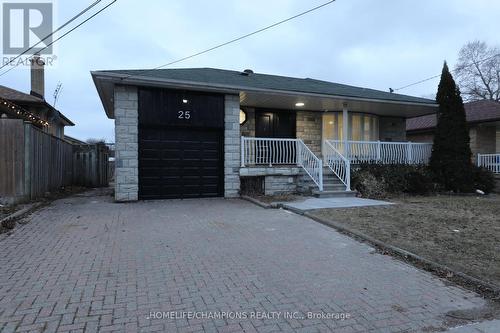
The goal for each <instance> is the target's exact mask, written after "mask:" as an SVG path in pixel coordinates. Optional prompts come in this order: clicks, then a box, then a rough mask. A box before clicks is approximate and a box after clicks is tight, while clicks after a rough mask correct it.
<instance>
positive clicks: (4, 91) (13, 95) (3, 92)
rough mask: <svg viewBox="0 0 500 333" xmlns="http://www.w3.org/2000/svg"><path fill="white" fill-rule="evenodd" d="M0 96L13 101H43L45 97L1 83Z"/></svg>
mask: <svg viewBox="0 0 500 333" xmlns="http://www.w3.org/2000/svg"><path fill="white" fill-rule="evenodd" d="M0 97H2V98H4V99H7V100H9V101H11V102H26V103H43V102H45V101H44V100H43V99H41V98H38V97H36V96H33V95H30V94H25V93H23V92H21V91H19V90H15V89H12V88H9V87H6V86H2V85H0Z"/></svg>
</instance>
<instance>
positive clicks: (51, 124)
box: [0, 56, 75, 139]
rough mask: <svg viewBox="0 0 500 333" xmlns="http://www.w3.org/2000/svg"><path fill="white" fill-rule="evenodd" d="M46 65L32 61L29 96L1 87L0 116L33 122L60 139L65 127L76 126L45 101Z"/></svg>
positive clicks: (39, 60) (35, 58)
mask: <svg viewBox="0 0 500 333" xmlns="http://www.w3.org/2000/svg"><path fill="white" fill-rule="evenodd" d="M44 80H45V75H44V63H43V61H42V60H41V59H40V58H39V57H37V56H35V57H34V58H33V59H32V61H31V92H30V93H29V94H26V93H23V92H21V91H18V90H15V89H12V88H9V87H5V86H2V85H0V116H1V117H2V118H19V119H25V120H26V121H30V122H32V123H33V124H34V125H36V126H38V127H40V128H41V129H43V131H44V132H47V133H50V134H52V135H54V136H56V137H58V138H60V139H63V138H64V127H66V126H74V125H75V124H74V123H73V122H72V121H71V120H69V119H68V118H67V117H66V116H65V115H63V114H62V113H61V112H59V111H58V110H57V109H56V108H54V107H53V106H52V105H50V104H49V103H47V102H46V100H45V81H44Z"/></svg>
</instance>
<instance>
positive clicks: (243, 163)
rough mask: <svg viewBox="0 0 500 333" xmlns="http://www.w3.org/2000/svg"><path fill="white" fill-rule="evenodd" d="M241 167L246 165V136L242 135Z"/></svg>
mask: <svg viewBox="0 0 500 333" xmlns="http://www.w3.org/2000/svg"><path fill="white" fill-rule="evenodd" d="M240 149H241V167H242V168H244V167H245V137H244V136H242V137H241V147H240Z"/></svg>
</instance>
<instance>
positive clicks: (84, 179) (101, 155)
mask: <svg viewBox="0 0 500 333" xmlns="http://www.w3.org/2000/svg"><path fill="white" fill-rule="evenodd" d="M108 160H109V148H108V147H107V146H106V145H105V144H104V143H102V144H100V143H98V144H93V145H74V146H73V183H74V184H75V185H80V186H87V187H101V186H107V185H108V182H109V180H108V177H109V175H108V163H109V162H108Z"/></svg>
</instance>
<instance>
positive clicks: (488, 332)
mask: <svg viewBox="0 0 500 333" xmlns="http://www.w3.org/2000/svg"><path fill="white" fill-rule="evenodd" d="M447 332H449V333H498V332H500V320H491V321H484V322H482V323H474V324H470V325H465V326H459V327H456V328H452V329H450V330H449V331H447Z"/></svg>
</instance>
